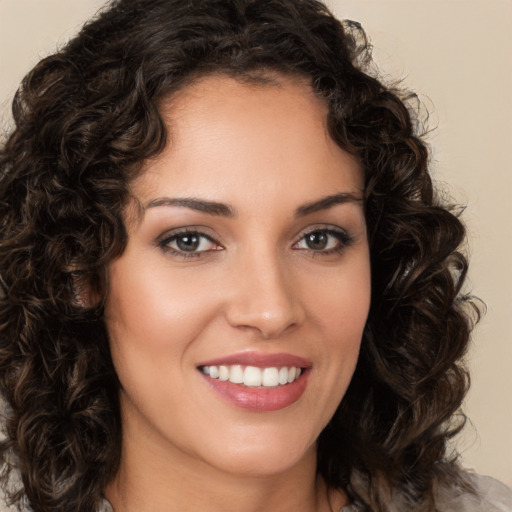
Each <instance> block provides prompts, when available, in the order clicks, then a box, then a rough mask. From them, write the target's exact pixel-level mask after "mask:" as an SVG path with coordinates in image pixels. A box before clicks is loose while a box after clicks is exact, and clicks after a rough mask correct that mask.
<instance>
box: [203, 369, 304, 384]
mask: <svg viewBox="0 0 512 512" xmlns="http://www.w3.org/2000/svg"><path fill="white" fill-rule="evenodd" d="M199 369H200V370H201V371H202V372H203V373H204V374H205V375H207V376H208V377H210V378H211V379H216V380H219V381H228V382H231V383H232V384H240V385H241V386H245V387H248V388H261V387H263V388H275V387H281V386H286V385H288V384H291V383H293V382H295V381H296V380H297V379H298V378H299V377H300V375H301V373H302V372H303V368H300V367H297V366H282V367H275V366H272V367H267V368H259V367H257V366H242V365H238V364H234V365H219V366H215V365H211V366H200V367H199Z"/></svg>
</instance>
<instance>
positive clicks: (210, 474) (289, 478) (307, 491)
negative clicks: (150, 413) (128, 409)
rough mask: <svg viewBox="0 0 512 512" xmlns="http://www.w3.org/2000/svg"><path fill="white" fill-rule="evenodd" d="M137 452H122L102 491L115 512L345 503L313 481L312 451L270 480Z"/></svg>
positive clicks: (253, 511) (294, 508)
mask: <svg viewBox="0 0 512 512" xmlns="http://www.w3.org/2000/svg"><path fill="white" fill-rule="evenodd" d="M146 448H148V447H146ZM138 451H139V450H130V449H127V447H125V448H124V449H123V454H122V457H121V464H120V468H119V471H118V473H117V474H116V476H115V477H114V479H113V480H112V481H111V483H110V484H109V486H108V487H107V489H106V497H107V499H108V500H109V502H110V503H111V504H112V506H113V508H114V511H115V512H135V511H136V512H171V511H180V512H192V511H194V512H195V511H197V510H209V511H210V512H221V511H226V510H240V511H244V512H263V511H265V512H266V511H268V510H272V511H273V512H337V511H338V510H339V509H340V508H341V507H342V506H343V505H345V504H346V503H347V500H346V496H345V495H344V494H343V493H342V492H337V491H336V492H328V490H327V488H326V486H325V483H324V482H323V480H322V479H321V478H318V477H317V476H316V453H315V448H314V447H312V448H311V450H309V451H308V452H307V453H306V454H305V456H304V458H303V459H302V460H301V461H299V462H298V463H297V464H296V465H294V466H292V467H291V468H289V469H288V470H286V471H284V472H282V473H279V474H271V475H241V474H233V473H228V472H224V471H220V470H219V469H218V468H214V467H212V466H211V465H209V464H206V463H204V462H202V461H193V462H191V461H190V457H189V456H188V455H187V454H184V453H180V452H179V451H177V452H175V453H173V454H172V457H169V456H168V455H169V454H167V456H166V457H160V456H159V454H158V453H154V452H153V453H152V450H149V451H146V452H145V453H136V452H138ZM160 454H161V452H160Z"/></svg>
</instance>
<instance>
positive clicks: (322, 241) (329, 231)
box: [293, 228, 353, 254]
mask: <svg viewBox="0 0 512 512" xmlns="http://www.w3.org/2000/svg"><path fill="white" fill-rule="evenodd" d="M352 241H353V240H352V237H351V236H350V235H349V234H348V233H347V232H346V231H345V230H342V229H333V228H322V229H314V230H311V231H308V232H307V233H305V234H304V235H302V237H301V239H300V240H299V241H298V242H296V243H295V244H294V246H293V248H294V249H306V250H309V251H314V252H320V253H324V254H331V253H335V252H341V251H342V250H343V249H344V248H346V247H347V246H349V245H350V244H351V243H352Z"/></svg>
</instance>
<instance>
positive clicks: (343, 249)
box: [106, 76, 370, 512]
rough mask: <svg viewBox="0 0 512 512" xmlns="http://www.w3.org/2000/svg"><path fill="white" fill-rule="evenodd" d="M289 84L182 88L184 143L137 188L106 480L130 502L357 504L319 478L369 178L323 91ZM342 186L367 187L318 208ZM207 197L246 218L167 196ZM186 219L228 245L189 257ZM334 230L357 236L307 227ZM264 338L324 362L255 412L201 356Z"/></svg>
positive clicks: (123, 279) (176, 133) (361, 300)
mask: <svg viewBox="0 0 512 512" xmlns="http://www.w3.org/2000/svg"><path fill="white" fill-rule="evenodd" d="M274 82H275V83H274V84H271V85H269V84H266V85H254V84H252V85H248V84H242V83H240V82H238V81H236V80H234V79H232V78H228V77H224V76H210V77H206V78H203V79H201V80H200V81H198V82H195V83H194V84H193V85H191V86H189V87H188V88H187V89H185V90H184V91H182V92H180V93H179V94H178V95H176V96H175V97H173V98H172V99H169V100H167V101H165V102H164V103H163V105H162V112H163V114H164V118H165V120H166V122H167V123H168V126H169V143H168V144H167V146H166V149H165V150H164V151H163V152H162V153H161V154H159V155H158V156H157V157H156V158H154V159H152V160H151V161H148V162H147V163H146V165H145V167H144V169H143V172H142V173H141V175H140V176H139V177H138V178H137V180H136V181H135V182H134V183H133V186H132V193H133V195H134V197H135V198H136V201H134V203H133V205H132V206H133V207H132V208H131V210H130V211H129V212H127V226H128V234H129V241H128V246H127V248H126V251H125V252H124V253H123V255H122V256H121V257H119V258H118V259H117V260H115V261H114V262H112V263H111V266H110V269H109V273H110V291H109V295H108V297H107V302H106V323H107V328H108V332H109V336H110V340H111V350H112V357H113V361H114V365H115V367H116V370H117V372H118V375H119V379H120V382H121V391H120V399H121V413H122V422H123V451H122V457H121V466H120V469H119V472H118V474H117V476H116V478H115V479H114V480H113V482H112V483H111V485H110V486H109V487H108V489H107V492H106V495H107V497H108V499H109V501H110V502H111V503H112V504H113V506H114V508H115V510H116V512H121V511H123V512H124V511H132V510H133V511H135V510H136V511H138V512H144V511H146V510H147V511H151V512H159V511H162V512H163V511H166V512H168V511H172V510H179V511H197V510H206V509H207V510H209V511H212V512H216V511H240V510H243V511H244V512H247V511H249V512H252V511H254V512H255V511H263V510H272V511H279V512H284V511H292V510H293V511H294V512H297V511H313V510H315V511H327V510H338V509H339V508H340V507H341V506H342V505H343V504H344V503H346V498H345V496H344V494H343V493H342V492H334V493H330V494H329V493H328V492H327V491H326V489H325V486H324V484H323V482H322V481H321V480H320V479H317V478H316V476H315V468H316V452H315V441H316V439H317V437H318V435H319V434H320V432H321V430H322V429H323V428H324V426H325V425H326V424H327V423H328V421H329V419H330V418H331V416H332V415H333V413H334V411H335V409H336V407H337V406H338V404H339V402H340V401H341V399H342V397H343V395H344V393H345V391H346V389H347V386H348V384H349V382H350V379H351V377H352V374H353V371H354V368H355V365H356V361H357V358H358V353H359V347H360V343H361V336H362V332H363V328H364V325H365V321H366V317H367V314H368V309H369V304H370V263H369V250H368V243H367V236H366V224H365V217H364V209H363V203H362V201H361V198H362V190H363V176H362V172H361V169H360V167H359V165H358V162H357V161H356V160H355V159H354V158H353V157H352V156H350V155H349V154H348V153H346V152H345V151H343V150H342V149H340V148H339V147H338V146H337V145H336V144H335V143H334V141H333V140H332V139H331V138H330V137H329V135H328V133H327V128H326V115H327V109H326V107H325V105H324V103H323V102H322V101H321V100H320V99H318V98H317V97H315V96H314V94H313V92H312V90H311V89H310V87H309V86H308V85H307V84H306V83H305V82H304V81H303V80H301V79H298V78H290V77H284V76H280V77H276V80H274ZM340 193H342V194H349V195H350V198H351V199H350V200H349V201H344V202H339V201H338V202H336V201H331V203H334V204H330V203H329V202H326V203H325V204H317V205H316V208H310V209H309V210H308V209H307V208H306V209H305V208H304V205H311V204H312V203H317V202H318V201H319V200H321V199H322V198H325V197H330V196H332V195H333V194H340ZM191 197H193V198H196V199H199V200H202V201H214V202H216V203H222V204H223V205H227V206H228V207H229V208H230V210H231V215H224V214H215V215H213V214H211V212H210V213H207V212H204V211H197V210H196V209H195V208H191V207H188V206H184V205H176V204H169V201H168V200H162V198H191ZM327 203H329V204H327ZM301 207H302V210H301ZM298 210H299V214H298ZM312 210H314V211H312ZM217 213H219V212H217ZM224 213H226V212H224ZM183 227H188V229H189V230H193V231H200V232H201V233H205V234H206V235H207V236H208V237H210V239H211V240H213V241H209V240H207V239H202V242H201V244H202V245H201V246H200V247H199V249H201V250H199V251H196V252H195V253H194V254H192V255H191V254H190V253H186V254H188V257H187V256H186V254H185V255H184V253H183V252H179V251H177V249H179V247H178V245H177V241H176V239H174V240H171V241H168V242H167V245H165V243H164V242H165V240H168V239H169V237H170V236H172V235H173V234H175V232H176V231H179V228H183ZM327 228H328V229H333V230H338V231H341V232H346V234H347V236H348V238H349V240H348V239H347V236H345V237H344V238H343V240H340V239H338V238H336V237H335V236H333V235H332V234H328V235H327V238H326V240H327V246H326V248H321V249H318V246H315V248H314V249H312V248H311V247H310V246H309V245H308V244H307V242H306V241H305V238H304V235H305V233H307V232H310V231H312V230H317V234H318V230H322V229H323V230H325V229H327ZM322 233H324V234H325V232H322ZM333 248H334V249H335V250H331V249H333ZM247 351H252V352H257V353H262V354H273V353H283V352H284V353H288V354H293V355H297V356H300V357H303V358H306V359H307V360H308V361H310V362H311V370H310V372H309V375H308V381H307V386H306V389H305V391H304V393H303V395H302V396H301V397H300V399H299V400H298V401H296V402H295V403H293V404H291V405H289V406H288V407H285V408H283V409H280V410H277V411H271V412H255V411H252V410H244V409H241V408H239V407H237V406H235V405H233V404H232V403H230V402H228V401H226V400H225V399H223V398H222V397H220V396H219V395H217V394H216V393H214V392H213V391H212V390H211V388H210V387H209V386H208V384H207V379H206V378H205V377H204V375H202V374H201V372H200V371H199V370H198V368H197V366H198V364H199V363H200V362H201V361H206V360H209V359H214V358H219V357H225V356H227V355H231V354H239V353H243V352H247Z"/></svg>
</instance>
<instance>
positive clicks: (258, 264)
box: [227, 256, 305, 339]
mask: <svg viewBox="0 0 512 512" xmlns="http://www.w3.org/2000/svg"><path fill="white" fill-rule="evenodd" d="M239 267H240V268H239V270H238V271H237V272H234V273H233V274H232V275H233V276H234V279H233V280H234V283H233V284H232V288H231V289H232V290H233V293H232V294H231V295H230V301H229V304H228V306H227V319H228V322H229V324H230V325H232V326H233V327H236V328H243V329H246V330H252V331H254V332H255V333H257V334H258V336H260V337H261V338H264V339H273V338H274V339H275V338H278V337H279V336H281V335H283V334H284V333H285V332H287V331H289V330H291V329H293V328H294V327H297V326H299V325H300V324H301V323H302V322H303V320H304V317H305V311H304V308H303V305H302V303H301V301H300V297H299V293H298V291H299V283H298V282H297V279H296V278H294V276H293V275H292V272H291V271H290V270H289V269H287V268H286V265H285V264H284V262H280V261H279V259H278V258H277V257H275V256H274V257H272V256H270V257H264V256H260V257H253V258H250V259H249V261H248V260H245V261H244V262H243V263H242V264H240V265H239Z"/></svg>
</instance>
